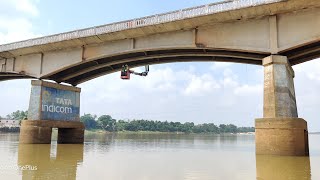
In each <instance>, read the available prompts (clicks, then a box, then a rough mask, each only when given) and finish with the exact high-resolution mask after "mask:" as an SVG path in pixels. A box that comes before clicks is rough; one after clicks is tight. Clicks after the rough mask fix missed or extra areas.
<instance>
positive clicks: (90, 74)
mask: <svg viewBox="0 0 320 180" xmlns="http://www.w3.org/2000/svg"><path fill="white" fill-rule="evenodd" d="M265 56H267V54H265V53H248V52H241V51H235V50H224V49H207V48H171V49H149V50H143V51H129V52H126V53H120V54H115V55H111V56H104V57H98V58H95V59H93V60H90V61H84V62H81V63H78V64H75V65H72V66H70V67H67V68H65V69H63V70H60V71H57V72H54V73H51V74H49V75H47V76H45V77H43V78H44V79H51V80H55V81H57V82H66V83H70V84H72V85H77V84H80V83H83V82H86V81H88V80H91V79H94V78H97V77H100V76H103V75H106V74H110V73H113V72H116V71H120V70H121V67H122V65H124V64H128V65H129V67H138V66H143V65H152V64H163V63H173V62H214V61H216V62H234V63H245V64H255V65H261V64H262V59H263V58H264V57H265Z"/></svg>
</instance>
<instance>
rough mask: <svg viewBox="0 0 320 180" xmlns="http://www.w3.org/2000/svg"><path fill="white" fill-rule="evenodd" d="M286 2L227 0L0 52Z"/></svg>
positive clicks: (6, 47) (16, 45) (3, 48)
mask: <svg viewBox="0 0 320 180" xmlns="http://www.w3.org/2000/svg"><path fill="white" fill-rule="evenodd" d="M282 1H286V0H227V1H223V2H218V3H212V4H208V5H203V6H197V7H193V8H188V9H182V10H178V11H172V12H168V13H163V14H157V15H153V16H147V17H143V18H138V19H133V20H128V21H122V22H117V23H112V24H107V25H102V26H96V27H92V28H86V29H81V30H76V31H71V32H66V33H61V34H56V35H51V36H45V37H40V38H35V39H30V40H25V41H20V42H15V43H10V44H5V45H0V52H4V51H9V50H13V49H18V48H24V47H30V46H35V45H43V44H48V43H55V42H60V41H65V40H71V39H77V38H84V37H89V36H95V35H101V34H106V33H111V32H117V31H122V30H127V29H133V28H138V27H143V26H150V25H157V24H161V23H168V22H173V21H177V20H183V19H188V18H194V17H199V16H205V15H208V14H215V13H220V12H226V11H231V10H236V9H241V8H246V7H253V6H259V5H264V4H271V3H276V2H282Z"/></svg>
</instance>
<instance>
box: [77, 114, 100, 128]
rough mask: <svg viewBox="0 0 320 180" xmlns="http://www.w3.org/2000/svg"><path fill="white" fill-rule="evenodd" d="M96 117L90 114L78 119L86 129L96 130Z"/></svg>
mask: <svg viewBox="0 0 320 180" xmlns="http://www.w3.org/2000/svg"><path fill="white" fill-rule="evenodd" d="M96 118H97V116H96V115H91V114H84V115H83V116H81V117H80V121H81V122H83V124H84V126H85V127H86V129H96V128H97V121H96Z"/></svg>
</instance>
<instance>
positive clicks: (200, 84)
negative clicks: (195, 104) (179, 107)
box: [184, 74, 221, 96]
mask: <svg viewBox="0 0 320 180" xmlns="http://www.w3.org/2000/svg"><path fill="white" fill-rule="evenodd" d="M219 88H221V86H220V85H219V84H218V82H216V80H214V78H213V77H212V76H211V75H209V74H204V75H201V76H196V75H192V77H191V81H190V82H189V84H188V86H187V87H186V89H185V90H184V94H185V95H193V96H194V95H196V96H203V95H206V93H209V92H211V93H212V92H213V91H214V90H215V89H219Z"/></svg>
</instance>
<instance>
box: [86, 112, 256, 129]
mask: <svg viewBox="0 0 320 180" xmlns="http://www.w3.org/2000/svg"><path fill="white" fill-rule="evenodd" d="M80 119H81V122H83V123H84V125H85V127H86V129H87V130H98V129H100V130H105V131H109V132H118V131H157V132H184V133H214V134H220V133H244V132H254V131H255V129H254V127H237V126H235V125H233V124H220V125H219V126H217V125H215V124H213V123H204V124H198V125H196V124H194V123H193V122H185V123H180V122H168V121H154V120H128V121H125V120H116V119H113V118H112V117H111V116H110V115H102V116H100V117H97V116H96V115H92V114H84V115H83V116H81V118H80Z"/></svg>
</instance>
